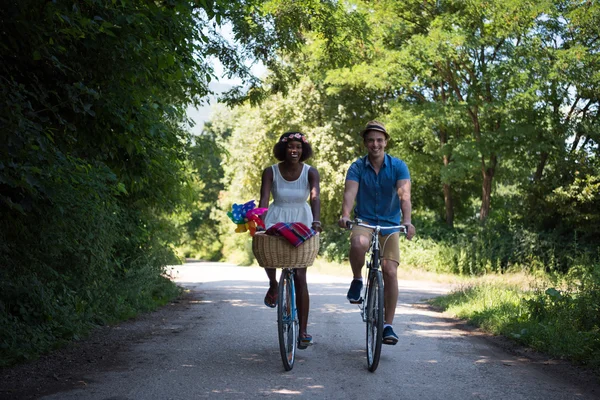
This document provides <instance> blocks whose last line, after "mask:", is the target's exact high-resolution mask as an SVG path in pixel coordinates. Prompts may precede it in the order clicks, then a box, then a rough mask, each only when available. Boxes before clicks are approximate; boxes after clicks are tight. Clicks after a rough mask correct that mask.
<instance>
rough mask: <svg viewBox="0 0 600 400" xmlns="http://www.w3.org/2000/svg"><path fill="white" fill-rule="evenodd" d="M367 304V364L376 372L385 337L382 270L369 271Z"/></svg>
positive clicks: (370, 369)
mask: <svg viewBox="0 0 600 400" xmlns="http://www.w3.org/2000/svg"><path fill="white" fill-rule="evenodd" d="M368 285H369V287H368V289H367V290H368V293H367V304H366V306H365V307H366V311H365V314H366V319H367V366H368V367H369V371H371V372H375V370H376V369H377V366H378V365H379V356H380V355H381V342H382V338H383V304H384V303H383V278H382V276H381V271H380V270H378V269H377V270H371V271H370V272H369V281H368Z"/></svg>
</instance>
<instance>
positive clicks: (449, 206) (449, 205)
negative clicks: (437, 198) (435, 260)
mask: <svg viewBox="0 0 600 400" xmlns="http://www.w3.org/2000/svg"><path fill="white" fill-rule="evenodd" d="M447 143H448V132H446V129H444V128H440V147H441V148H442V150H443V148H444V146H445V145H446V144H447ZM443 161H444V167H445V168H448V165H449V164H450V156H449V155H448V154H444V155H443ZM444 208H445V210H446V225H448V226H449V227H450V228H453V227H454V201H453V199H452V190H451V186H450V184H448V183H444Z"/></svg>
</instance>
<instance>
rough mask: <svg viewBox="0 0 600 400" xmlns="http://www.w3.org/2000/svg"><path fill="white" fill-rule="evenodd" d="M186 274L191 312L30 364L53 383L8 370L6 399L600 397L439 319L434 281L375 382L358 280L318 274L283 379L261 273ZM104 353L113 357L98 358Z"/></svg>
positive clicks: (414, 300)
mask: <svg viewBox="0 0 600 400" xmlns="http://www.w3.org/2000/svg"><path fill="white" fill-rule="evenodd" d="M176 270H177V280H178V282H180V284H181V285H183V286H185V287H186V288H188V289H189V290H190V292H189V293H188V295H187V296H186V298H185V299H184V300H182V301H181V302H180V303H176V304H173V305H171V306H167V307H165V308H164V309H162V310H160V311H158V312H156V313H153V314H149V315H147V316H145V317H142V318H140V319H138V320H136V321H131V322H128V323H125V324H122V325H120V326H118V327H111V328H107V329H106V330H105V331H104V334H101V335H100V336H98V335H96V336H94V337H93V338H91V339H90V340H91V341H92V343H93V344H95V345H96V349H97V351H94V350H93V348H92V349H90V348H89V347H86V346H87V345H86V344H82V345H81V346H82V347H81V352H83V353H84V354H86V357H88V358H89V361H88V362H87V363H86V362H85V361H84V362H82V360H81V356H80V355H78V354H79V353H78V350H77V348H75V350H65V352H63V353H60V354H62V356H60V355H59V356H56V355H55V356H53V357H54V358H52V357H50V358H49V359H46V360H45V361H44V360H41V361H40V363H41V364H40V366H38V367H37V369H33V370H31V368H34V366H29V368H30V370H29V371H28V373H30V374H32V373H33V374H36V373H37V374H44V373H47V374H54V382H52V379H50V382H46V383H45V384H44V383H40V382H38V381H35V380H32V381H31V382H32V386H31V387H29V390H28V391H27V390H25V389H23V387H19V386H18V385H13V387H12V388H11V387H7V385H10V377H11V376H12V377H13V378H14V379H17V378H16V376H17V375H18V374H19V373H27V369H25V370H19V369H14V370H11V371H3V374H4V375H3V377H4V379H3V380H2V381H0V384H1V385H2V386H0V388H1V389H2V390H1V391H0V396H6V397H5V398H42V399H45V400H59V399H61V400H62V399H66V400H71V399H90V400H134V399H135V400H137V399H140V400H141V399H201V398H218V399H255V398H261V399H262V398H273V399H279V398H285V399H299V398H307V399H344V400H351V399H366V398H371V399H373V398H376V399H511V400H517V399H527V400H531V399H540V400H541V399H544V400H552V399H595V398H599V397H600V391H599V389H598V386H597V382H596V381H594V380H591V379H593V378H590V376H589V375H587V374H585V373H582V372H581V371H580V370H578V369H577V368H574V367H570V366H568V365H565V364H563V363H560V362H555V361H552V360H548V359H545V358H543V357H541V356H539V355H535V354H533V353H527V352H526V351H522V350H521V351H518V349H507V348H506V346H500V345H498V341H497V340H496V339H490V338H488V337H486V336H485V335H483V334H480V333H477V332H476V331H473V330H469V329H464V327H463V326H462V325H461V323H460V322H458V321H454V320H450V319H447V318H444V317H443V316H442V315H441V314H440V313H437V312H434V311H432V310H430V309H429V308H427V307H426V306H425V305H424V304H423V300H424V299H426V298H431V297H433V296H436V295H439V294H441V293H445V292H446V291H447V290H448V287H446V286H443V285H439V284H438V285H436V284H432V283H424V282H405V281H400V293H401V295H400V299H399V307H398V309H397V311H396V313H397V315H396V321H395V329H396V332H397V333H398V334H399V336H400V342H399V343H398V345H396V346H384V348H383V350H382V355H381V361H380V364H379V368H378V369H377V371H376V372H375V373H370V372H368V371H367V369H366V361H365V352H364V342H365V327H364V324H363V322H362V320H361V318H360V315H359V313H358V308H357V307H356V306H353V305H350V304H348V303H347V301H346V299H345V293H346V290H347V286H348V283H349V282H348V278H336V277H329V276H318V275H316V274H310V272H309V274H308V276H309V279H308V280H309V289H310V293H311V314H310V320H309V332H310V333H311V334H312V335H313V337H314V341H315V344H314V345H313V346H312V347H309V348H308V349H307V350H299V351H298V358H297V362H296V365H295V366H294V369H293V370H292V371H290V372H284V370H283V367H282V364H281V360H280V356H279V350H278V344H277V343H278V342H277V323H276V311H275V310H273V309H268V308H266V307H265V306H264V305H263V304H262V300H263V296H264V293H265V291H266V287H267V281H266V277H265V274H264V272H263V271H262V270H261V269H259V268H243V267H235V266H232V265H227V264H218V263H191V264H186V265H185V266H181V267H177V268H176ZM94 341H95V342H94ZM100 349H103V350H100ZM107 349H108V350H107ZM96 353H98V354H102V353H105V354H103V355H102V359H98V356H97V355H96ZM65 354H66V355H65ZM56 357H58V358H56ZM60 357H63V359H61V358H60ZM61 360H62V361H61ZM69 360H70V361H69ZM44 362H45V363H46V364H45V365H44ZM69 363H70V364H69ZM69 365H70V367H69ZM22 368H27V367H22ZM65 371H67V372H65ZM11 374H12V375H11ZM32 379H33V378H32ZM44 385H45V386H44ZM33 388H35V389H36V392H32V389H33ZM36 393H37V394H36Z"/></svg>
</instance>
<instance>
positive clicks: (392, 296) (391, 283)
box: [382, 260, 398, 325]
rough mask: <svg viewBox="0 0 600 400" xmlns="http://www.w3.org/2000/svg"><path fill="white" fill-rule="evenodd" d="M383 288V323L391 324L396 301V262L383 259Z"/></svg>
mask: <svg viewBox="0 0 600 400" xmlns="http://www.w3.org/2000/svg"><path fill="white" fill-rule="evenodd" d="M382 268H383V288H384V290H383V291H384V303H385V323H386V324H389V325H392V323H393V322H394V315H395V314H396V304H397V303H398V263H397V262H396V261H392V260H383V265H382Z"/></svg>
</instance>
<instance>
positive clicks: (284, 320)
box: [252, 232, 319, 371]
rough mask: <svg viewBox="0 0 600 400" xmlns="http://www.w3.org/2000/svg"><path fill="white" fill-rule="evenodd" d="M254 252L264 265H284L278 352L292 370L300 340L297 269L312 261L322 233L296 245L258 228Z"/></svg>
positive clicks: (282, 269) (278, 325)
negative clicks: (296, 282) (295, 275)
mask: <svg viewBox="0 0 600 400" xmlns="http://www.w3.org/2000/svg"><path fill="white" fill-rule="evenodd" d="M252 252H253V253H254V256H255V257H256V260H257V261H258V264H259V265H260V266H261V267H264V268H281V277H280V278H279V296H278V298H277V329H278V332H279V352H280V354H281V360H282V361H283V367H284V368H285V370H286V371H290V370H291V369H292V368H293V367H294V361H295V360H296V346H297V343H298V310H297V308H296V287H295V284H294V274H295V269H296V268H306V267H308V266H310V265H312V264H313V262H314V260H315V258H316V256H317V253H318V252H319V235H318V234H316V235H315V236H312V237H311V238H309V239H308V240H306V241H305V242H304V243H303V244H302V245H300V246H298V247H294V246H292V245H291V244H290V243H289V242H288V241H287V240H286V239H285V238H283V237H281V236H273V235H267V234H265V233H264V232H257V233H256V234H255V235H254V236H253V238H252Z"/></svg>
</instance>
